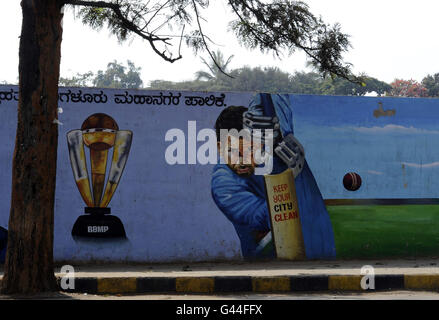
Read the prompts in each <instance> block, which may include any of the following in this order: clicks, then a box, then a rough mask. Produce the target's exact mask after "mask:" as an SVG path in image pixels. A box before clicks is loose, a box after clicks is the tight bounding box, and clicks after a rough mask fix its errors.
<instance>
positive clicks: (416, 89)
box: [389, 79, 428, 98]
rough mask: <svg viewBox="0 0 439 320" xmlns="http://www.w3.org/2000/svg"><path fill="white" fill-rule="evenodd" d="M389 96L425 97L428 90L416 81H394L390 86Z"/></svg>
mask: <svg viewBox="0 0 439 320" xmlns="http://www.w3.org/2000/svg"><path fill="white" fill-rule="evenodd" d="M390 85H391V86H392V90H391V91H390V94H389V95H390V96H394V97H417V98H419V97H427V96H428V90H427V89H426V88H425V87H424V86H423V85H422V84H420V83H419V82H417V81H416V80H413V79H410V80H403V79H395V81H393V82H392V83H391V84H390Z"/></svg>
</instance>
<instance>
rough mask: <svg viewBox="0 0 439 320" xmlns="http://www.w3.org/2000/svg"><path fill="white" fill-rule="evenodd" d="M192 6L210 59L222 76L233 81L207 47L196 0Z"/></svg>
mask: <svg viewBox="0 0 439 320" xmlns="http://www.w3.org/2000/svg"><path fill="white" fill-rule="evenodd" d="M192 4H193V6H194V11H195V17H196V18H197V24H198V30H199V31H200V35H201V40H202V41H203V43H204V47H205V48H206V51H207V53H208V54H209V56H210V58H211V59H212V61H213V63H214V64H215V66H216V67H217V68H218V70H219V71H220V72H221V73H222V74H224V75H226V76H227V77H230V78H232V79H233V78H234V77H232V76H231V75H230V74H228V73H226V72H225V71H224V70H223V68H221V67H220V66H219V65H218V62H217V61H216V59H215V58H214V56H213V54H212V52H211V51H210V49H209V46H208V45H207V43H206V39H205V37H204V34H203V30H202V28H201V23H200V16H199V14H198V9H197V4H196V3H195V1H194V0H192Z"/></svg>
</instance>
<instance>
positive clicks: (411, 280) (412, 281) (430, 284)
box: [404, 274, 439, 289]
mask: <svg viewBox="0 0 439 320" xmlns="http://www.w3.org/2000/svg"><path fill="white" fill-rule="evenodd" d="M404 288H405V289H439V275H427V274H423V275H422V274H420V275H415V274H414V275H405V276H404Z"/></svg>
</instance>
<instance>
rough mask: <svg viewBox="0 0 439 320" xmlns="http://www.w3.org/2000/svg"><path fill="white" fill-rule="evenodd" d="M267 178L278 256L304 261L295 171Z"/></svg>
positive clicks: (267, 176)
mask: <svg viewBox="0 0 439 320" xmlns="http://www.w3.org/2000/svg"><path fill="white" fill-rule="evenodd" d="M264 179H265V190H266V194H267V205H268V210H269V213H270V220H271V233H272V237H273V243H274V248H275V252H276V257H277V258H278V259H282V260H304V259H305V258H306V255H305V244H304V241H303V235H302V226H301V224H300V213H299V205H298V202H297V196H296V188H295V184H294V175H293V171H292V170H291V169H287V170H285V171H284V172H283V173H280V174H277V175H266V176H264Z"/></svg>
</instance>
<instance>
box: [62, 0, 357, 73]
mask: <svg viewBox="0 0 439 320" xmlns="http://www.w3.org/2000/svg"><path fill="white" fill-rule="evenodd" d="M66 3H70V4H72V5H84V6H85V7H84V8H82V9H81V10H79V12H78V16H79V17H80V18H81V19H82V21H83V23H85V24H88V25H90V26H91V27H92V28H95V29H101V28H103V27H107V28H108V29H109V30H110V31H111V32H112V33H113V34H114V35H116V36H117V38H118V39H119V40H120V41H124V40H126V39H128V38H130V37H131V36H133V35H137V36H140V37H141V38H143V39H145V40H146V41H148V43H149V44H150V46H151V48H152V49H153V50H154V52H156V53H157V54H158V55H159V56H161V57H162V58H163V59H164V60H166V61H169V62H174V61H177V60H179V59H181V58H182V55H181V42H182V41H183V40H184V41H185V43H186V45H187V46H189V47H191V48H192V49H193V50H194V51H195V52H196V53H198V52H199V51H203V50H206V51H207V53H208V54H209V56H210V58H211V59H212V61H213V63H214V64H215V65H216V66H217V67H218V68H219V70H220V71H224V70H223V69H222V68H221V66H220V65H219V61H218V59H217V58H218V57H215V55H214V50H211V46H212V45H213V42H212V41H211V40H210V38H209V35H207V34H205V32H204V30H203V25H202V22H203V21H204V17H203V11H204V10H205V9H207V8H208V7H209V1H207V0H167V1H158V0H156V1H153V0H150V1H142V0H124V1H122V0H112V1H80V0H69V1H66ZM226 3H227V5H228V6H229V7H230V8H231V10H232V12H233V13H234V14H235V16H236V18H235V19H234V20H232V21H231V22H230V26H231V28H232V30H233V31H234V32H235V34H236V36H237V38H238V39H239V40H240V42H241V44H243V45H244V46H246V47H248V48H251V49H259V50H261V51H263V52H273V53H274V54H275V55H277V56H282V54H283V53H288V54H291V53H293V52H295V51H296V50H302V51H304V52H305V53H306V55H307V57H308V58H309V62H310V64H312V65H313V66H315V67H316V68H317V70H318V71H319V72H320V73H325V74H332V75H337V76H340V77H343V78H350V79H351V80H355V79H356V78H355V77H354V76H353V75H352V73H351V70H350V66H351V65H350V64H349V63H345V62H344V61H343V54H344V53H345V52H346V51H347V50H348V49H349V47H350V43H349V36H348V35H346V34H344V33H342V32H341V27H340V25H338V24H335V25H333V26H330V25H328V24H326V23H324V22H323V20H322V19H321V18H317V17H316V16H314V15H313V14H312V13H311V11H310V10H309V7H308V5H307V4H306V3H304V2H302V1H292V0H272V1H261V0H246V1H242V0H227V1H226ZM177 30H178V31H177Z"/></svg>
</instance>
